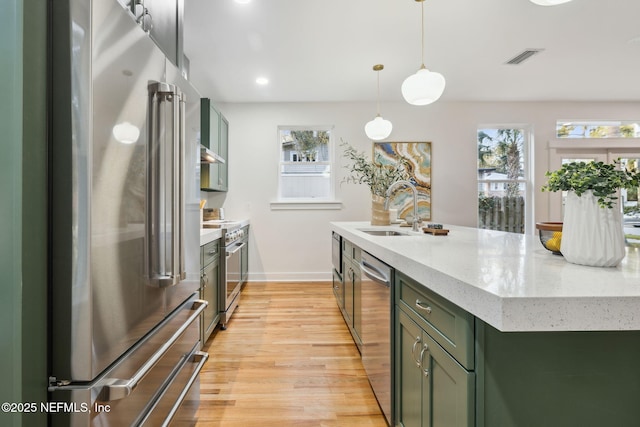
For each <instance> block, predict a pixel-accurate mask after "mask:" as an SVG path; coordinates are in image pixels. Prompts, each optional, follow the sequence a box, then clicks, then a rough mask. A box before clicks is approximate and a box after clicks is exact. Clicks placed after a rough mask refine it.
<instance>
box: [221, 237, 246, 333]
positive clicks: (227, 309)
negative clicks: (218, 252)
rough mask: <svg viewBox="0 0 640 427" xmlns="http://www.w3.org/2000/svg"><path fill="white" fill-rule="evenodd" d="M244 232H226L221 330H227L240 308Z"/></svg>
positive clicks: (244, 244)
mask: <svg viewBox="0 0 640 427" xmlns="http://www.w3.org/2000/svg"><path fill="white" fill-rule="evenodd" d="M244 233H245V232H244V230H243V229H241V228H239V227H237V226H236V227H233V226H232V227H228V228H226V229H225V230H224V241H225V251H224V252H225V262H224V266H223V268H224V270H223V277H224V280H225V283H224V286H222V288H223V292H224V294H223V301H224V308H223V310H222V316H221V320H220V322H221V328H222V329H227V323H229V319H230V318H231V315H232V314H233V311H234V310H235V309H236V307H237V306H238V300H239V297H240V290H241V289H242V283H243V281H242V250H243V248H244V246H246V244H247V243H246V239H244Z"/></svg>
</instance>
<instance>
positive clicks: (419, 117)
mask: <svg viewBox="0 0 640 427" xmlns="http://www.w3.org/2000/svg"><path fill="white" fill-rule="evenodd" d="M219 107H220V110H221V111H222V113H223V114H224V115H225V116H226V117H227V119H228V120H229V159H228V161H229V192H228V193H226V194H216V193H203V196H205V197H208V203H207V206H208V207H220V206H224V208H225V213H226V215H227V217H228V218H240V217H243V218H244V217H249V218H250V219H251V230H252V232H251V243H250V263H249V273H250V280H329V279H330V277H331V276H330V271H331V254H330V252H331V242H330V238H331V236H330V232H329V225H328V224H329V222H330V221H356V220H368V219H370V204H371V203H370V193H369V189H368V188H367V187H366V186H363V185H354V184H340V181H341V180H342V178H343V177H344V175H345V172H346V170H345V169H344V168H343V167H342V166H343V165H344V162H343V161H342V159H341V150H340V148H339V146H337V144H336V146H337V147H336V148H337V151H336V158H337V168H336V170H335V171H336V172H337V180H336V182H337V185H336V198H337V199H338V200H341V201H342V203H343V208H342V209H340V210H320V211H310V210H303V211H272V210H271V208H270V202H271V201H273V200H275V198H276V195H277V185H278V175H277V173H278V155H279V151H278V149H279V147H278V139H277V128H278V126H279V125H327V124H329V125H334V126H335V127H334V137H335V141H336V142H337V143H338V144H339V142H340V139H343V140H345V141H347V142H349V143H350V144H352V145H353V146H355V147H357V148H358V149H361V150H364V151H365V152H367V153H370V152H371V144H372V143H371V141H370V140H368V139H367V137H366V136H365V134H364V130H363V128H364V124H365V123H366V122H367V121H369V120H371V119H372V118H373V117H374V116H375V104H373V103H295V104H294V103H276V104H224V105H220V106H219ZM639 107H640V103H638V102H634V103H567V102H539V103H531V102H509V103H507V102H501V103H495V102H439V103H436V104H433V105H430V106H425V107H412V106H409V105H408V104H405V103H383V104H382V105H381V112H382V115H383V117H384V118H386V119H388V120H391V122H392V123H393V133H392V134H391V136H390V138H389V139H388V140H389V141H398V142H410V141H431V142H432V221H434V222H439V223H443V224H455V225H465V226H472V227H473V226H475V225H476V212H477V183H476V179H477V172H476V167H477V163H476V160H477V148H476V131H477V128H478V126H479V125H481V124H482V125H486V124H518V125H531V126H532V129H533V131H534V152H535V153H534V158H533V161H534V164H535V169H534V171H535V173H534V190H535V203H534V206H535V220H536V221H546V220H560V218H549V214H548V212H549V207H548V195H547V194H546V193H541V192H540V191H539V188H540V186H541V185H542V184H543V183H544V173H545V171H546V170H547V163H548V154H547V144H548V141H549V140H550V139H553V138H554V131H555V123H556V120H559V119H560V120H564V119H574V120H578V119H581V120H588V119H591V120H614V119H618V120H638V119H640V117H638V116H639V115H640V108H639Z"/></svg>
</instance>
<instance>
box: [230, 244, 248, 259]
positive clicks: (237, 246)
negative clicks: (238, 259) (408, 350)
mask: <svg viewBox="0 0 640 427" xmlns="http://www.w3.org/2000/svg"><path fill="white" fill-rule="evenodd" d="M245 245H246V243H245V242H242V243H236V246H235V248H233V250H231V251H229V250H228V251H227V258H228V257H230V256H231V255H233V254H235V253H236V252H238V251H239V250H240V249H242V248H243V247H244V246H245Z"/></svg>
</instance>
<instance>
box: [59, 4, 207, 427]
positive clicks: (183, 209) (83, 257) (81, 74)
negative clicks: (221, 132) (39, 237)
mask: <svg viewBox="0 0 640 427" xmlns="http://www.w3.org/2000/svg"><path fill="white" fill-rule="evenodd" d="M51 9H52V16H51V24H52V26H51V27H52V32H51V40H52V42H51V46H52V48H51V52H52V54H51V60H52V62H51V63H52V68H51V71H52V78H51V87H52V90H51V97H50V98H51V104H50V106H51V112H52V114H51V123H50V127H51V144H50V152H49V154H50V178H51V187H50V206H51V212H50V214H51V224H50V229H51V236H50V241H51V254H52V256H51V262H50V277H51V286H50V330H49V360H50V362H49V372H50V378H49V392H50V402H53V403H54V406H52V408H53V409H52V410H51V411H49V412H50V413H51V421H52V424H54V425H65V426H89V425H94V426H125V425H126V426H128V425H141V424H146V425H152V426H157V425H164V424H167V423H169V422H170V421H171V420H172V419H176V417H178V418H180V417H182V416H185V417H187V419H188V417H189V415H188V412H189V411H187V409H191V410H194V409H195V408H196V407H197V402H198V395H199V380H198V374H199V372H200V369H201V368H202V366H203V364H204V362H205V361H206V359H207V357H208V356H207V355H206V353H202V352H201V351H200V347H201V344H200V342H199V322H200V320H199V319H200V313H201V311H202V310H203V309H204V307H205V306H206V302H204V301H200V300H198V297H197V295H198V293H197V292H198V288H199V281H200V279H199V278H200V275H199V271H200V266H199V188H200V187H199V170H200V169H199V161H200V158H199V143H200V141H199V118H200V112H199V105H200V96H199V94H198V93H197V92H196V91H195V89H194V88H193V87H192V86H191V85H190V84H189V83H188V82H187V81H186V80H185V79H184V78H183V77H182V76H181V74H180V72H179V70H178V69H177V68H176V67H174V66H173V64H171V62H169V61H168V60H167V59H166V58H165V56H164V54H163V53H162V51H160V49H158V48H157V47H156V45H155V44H154V42H153V41H152V40H151V39H150V37H149V35H148V34H147V33H145V32H144V31H143V30H142V29H141V28H140V26H139V25H137V24H136V22H135V19H134V18H133V16H132V15H131V14H130V12H129V11H128V10H127V9H126V8H125V7H124V6H122V5H121V4H120V3H118V1H116V0H100V1H88V0H67V1H60V2H58V1H56V2H55V5H54V6H53V7H52V8H51Z"/></svg>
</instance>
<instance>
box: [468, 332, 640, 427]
mask: <svg viewBox="0 0 640 427" xmlns="http://www.w3.org/2000/svg"><path fill="white" fill-rule="evenodd" d="M476 339H477V346H478V349H479V350H478V352H477V354H478V357H479V358H478V370H477V372H478V401H477V406H478V411H479V412H478V424H477V425H478V427H493V426H518V427H538V426H544V427H603V426H607V427H609V426H612V427H613V426H615V427H635V426H640V370H638V366H639V365H640V332H639V331H599V332H598V331H594V332H517V333H516V332H509V333H504V332H499V331H497V330H496V329H494V328H492V327H491V326H489V325H486V324H484V323H483V322H481V321H477V324H476ZM481 368H482V369H481Z"/></svg>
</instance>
